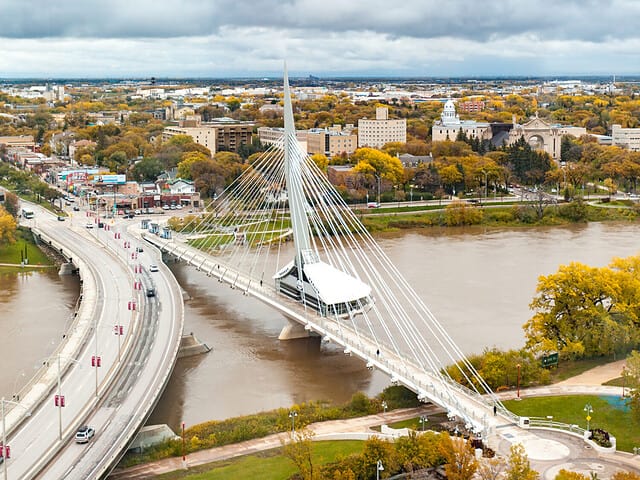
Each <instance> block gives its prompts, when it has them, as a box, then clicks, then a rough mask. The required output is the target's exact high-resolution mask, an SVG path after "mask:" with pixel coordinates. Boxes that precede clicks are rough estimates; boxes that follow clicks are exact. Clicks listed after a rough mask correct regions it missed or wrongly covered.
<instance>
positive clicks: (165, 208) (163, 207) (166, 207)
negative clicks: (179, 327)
mask: <svg viewBox="0 0 640 480" xmlns="http://www.w3.org/2000/svg"><path fill="white" fill-rule="evenodd" d="M169 208H170V207H169V205H163V206H162V209H163V210H169Z"/></svg>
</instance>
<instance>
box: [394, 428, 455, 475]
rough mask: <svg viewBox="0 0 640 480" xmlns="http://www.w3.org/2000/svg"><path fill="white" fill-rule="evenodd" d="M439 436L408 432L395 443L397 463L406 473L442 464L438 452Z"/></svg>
mask: <svg viewBox="0 0 640 480" xmlns="http://www.w3.org/2000/svg"><path fill="white" fill-rule="evenodd" d="M440 442H441V436H440V434H438V433H436V432H432V431H428V432H423V433H421V434H417V433H416V432H414V431H410V432H409V435H407V436H406V437H400V438H398V439H397V440H396V442H395V447H396V451H397V452H398V462H399V464H400V466H401V467H402V469H403V470H404V471H406V472H413V471H415V470H420V469H423V468H429V467H435V466H437V465H441V464H442V463H444V458H443V456H442V454H441V452H440V448H439V445H440Z"/></svg>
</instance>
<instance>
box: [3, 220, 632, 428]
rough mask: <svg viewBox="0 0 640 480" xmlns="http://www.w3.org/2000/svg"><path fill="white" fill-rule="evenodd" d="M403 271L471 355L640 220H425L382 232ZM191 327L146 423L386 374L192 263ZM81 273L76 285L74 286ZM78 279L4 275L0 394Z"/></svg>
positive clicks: (328, 396)
mask: <svg viewBox="0 0 640 480" xmlns="http://www.w3.org/2000/svg"><path fill="white" fill-rule="evenodd" d="M378 241H379V243H380V244H381V245H382V247H383V249H384V250H385V252H386V253H387V255H388V256H389V257H390V258H391V259H392V261H393V262H394V263H395V265H396V266H397V267H398V269H399V270H400V271H401V272H402V273H403V274H404V275H405V277H406V278H407V279H408V280H409V282H410V283H411V285H413V287H414V289H415V290H416V291H417V292H418V294H419V295H420V296H421V297H422V298H423V299H424V300H425V303H426V304H427V305H428V306H429V307H430V309H431V310H432V312H433V313H434V314H435V316H436V317H437V318H438V319H439V320H440V322H441V323H442V324H443V325H444V326H445V328H446V329H447V331H448V332H449V334H450V335H451V336H452V337H453V339H454V340H455V341H456V343H457V344H458V345H459V346H460V347H461V349H462V350H463V351H464V352H465V353H478V352H481V351H482V350H483V349H484V348H487V347H491V346H497V347H500V348H518V347H520V346H522V344H523V342H524V335H523V331H522V324H523V323H524V322H526V321H527V319H528V318H529V317H530V316H531V312H530V310H529V307H528V305H529V303H530V301H531V299H532V298H533V296H534V293H535V288H536V284H537V279H538V277H539V276H540V275H547V274H550V273H553V272H555V271H556V270H557V268H558V266H559V265H561V264H566V263H569V262H571V261H578V262H583V263H586V264H589V265H593V266H602V265H606V264H608V263H609V262H610V260H611V258H612V257H614V256H629V255H633V254H637V253H638V252H639V251H640V224H627V223H602V224H595V223H594V224H589V225H573V226H569V227H561V228H560V227H554V228H522V229H500V230H497V229H490V230H485V229H481V228H468V229H443V230H439V229H428V230H424V231H412V232H403V233H401V234H397V235H396V234H388V235H384V236H381V237H378ZM171 269H172V270H173V272H174V274H175V275H176V277H177V278H178V281H179V283H180V284H181V285H182V288H183V289H184V290H185V298H186V302H185V332H186V333H189V332H193V333H194V334H195V335H196V336H197V337H198V338H199V339H200V340H201V341H203V342H205V343H207V344H208V345H209V346H210V347H212V351H211V352H210V353H208V354H206V355H200V356H197V357H191V358H185V359H181V360H179V361H178V363H177V364H176V367H175V370H174V372H173V375H172V377H171V380H170V382H169V385H168V387H167V389H166V391H165V393H164V394H163V396H162V398H161V399H160V401H159V403H158V406H157V407H156V409H155V411H154V412H153V414H152V416H151V418H150V419H149V423H168V424H169V425H170V426H171V427H172V428H174V429H176V430H177V429H178V428H179V425H180V422H182V421H184V422H186V424H187V425H193V424H195V423H199V422H203V421H206V420H211V419H223V418H228V417H232V416H237V415H243V414H248V413H254V412H259V411H262V410H269V409H272V408H276V407H288V406H290V405H292V404H294V403H300V402H304V401H309V400H328V401H331V402H345V401H347V400H348V399H349V398H350V397H351V395H353V394H354V393H355V392H357V391H364V392H365V393H367V394H370V395H374V394H377V393H379V392H380V391H381V390H382V389H383V388H385V387H386V386H387V385H388V384H389V380H388V378H387V377H386V376H385V375H383V374H381V373H379V372H370V371H368V370H367V369H366V368H365V366H364V364H363V363H362V362H361V361H359V360H358V359H356V358H352V357H347V356H345V355H344V354H343V353H342V349H340V348H339V347H337V346H335V345H326V344H323V345H320V342H319V341H318V339H305V340H295V341H287V342H281V341H279V340H278V334H279V333H280V330H281V328H282V326H283V324H284V321H285V320H284V318H283V317H282V316H281V315H280V314H279V313H278V312H275V311H273V310H271V309H269V308H268V307H267V306H265V305H263V304H261V303H260V302H258V301H256V300H254V299H251V298H249V297H246V296H242V295H240V294H239V293H238V291H237V290H231V289H229V288H228V287H225V286H222V285H221V284H220V283H218V282H217V281H215V280H212V279H211V278H208V277H206V276H205V275H204V274H202V273H201V272H197V271H196V270H195V269H194V268H192V267H189V266H187V265H185V264H179V263H178V264H173V263H172V264H171ZM74 281H75V284H74ZM77 292H78V285H77V279H75V280H71V279H70V278H69V277H66V278H62V277H58V276H57V274H56V273H53V272H51V273H47V274H30V275H25V274H18V275H8V276H6V275H4V276H3V275H0V308H1V310H0V325H2V329H3V330H2V331H3V333H4V335H2V336H1V337H0V351H1V352H2V353H3V360H4V365H3V368H2V369H0V394H2V395H5V396H7V397H9V398H10V397H11V394H12V392H14V391H15V388H14V384H19V382H20V381H21V380H22V379H23V378H24V377H25V376H27V375H29V374H31V373H32V371H33V366H34V365H36V364H37V363H38V361H39V360H40V359H41V358H43V357H45V356H46V354H47V353H48V352H50V351H51V350H52V349H53V347H54V345H53V343H52V339H56V340H57V339H58V338H59V337H60V336H61V335H62V333H63V331H64V329H65V325H66V324H67V323H68V321H69V316H70V312H71V310H72V308H73V304H74V302H75V300H76V296H77Z"/></svg>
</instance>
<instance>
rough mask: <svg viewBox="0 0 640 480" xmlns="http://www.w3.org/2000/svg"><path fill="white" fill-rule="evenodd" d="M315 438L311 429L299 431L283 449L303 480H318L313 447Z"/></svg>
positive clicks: (283, 452)
mask: <svg viewBox="0 0 640 480" xmlns="http://www.w3.org/2000/svg"><path fill="white" fill-rule="evenodd" d="M313 436H314V433H313V432H312V431H311V430H309V429H306V428H305V429H302V430H298V431H297V432H296V433H295V434H292V438H291V439H290V441H289V442H288V443H286V444H284V445H283V447H282V454H283V455H284V456H285V457H287V458H288V459H289V460H291V461H292V462H293V464H294V465H295V466H296V468H297V469H298V472H299V473H300V477H301V478H302V480H314V479H316V478H318V472H317V471H314V465H313V455H312V453H313V447H312V445H311V442H312V440H313Z"/></svg>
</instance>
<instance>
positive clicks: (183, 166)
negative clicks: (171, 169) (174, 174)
mask: <svg viewBox="0 0 640 480" xmlns="http://www.w3.org/2000/svg"><path fill="white" fill-rule="evenodd" d="M208 161H212V160H211V159H210V158H209V157H207V156H206V155H204V154H203V153H200V152H187V153H184V154H183V155H182V157H181V160H180V163H178V177H180V178H182V179H184V180H193V178H194V175H193V173H194V172H193V166H194V165H195V164H197V163H198V162H208Z"/></svg>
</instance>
